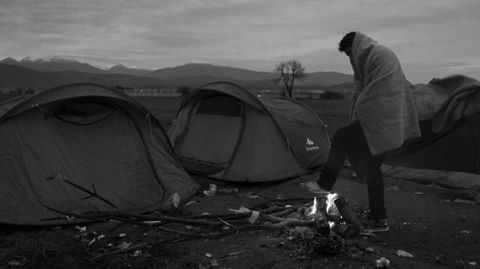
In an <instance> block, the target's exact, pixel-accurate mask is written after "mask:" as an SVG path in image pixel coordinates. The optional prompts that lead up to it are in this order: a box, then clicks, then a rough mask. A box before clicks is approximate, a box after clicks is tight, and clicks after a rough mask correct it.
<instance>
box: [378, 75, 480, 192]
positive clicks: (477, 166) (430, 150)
mask: <svg viewBox="0 0 480 269" xmlns="http://www.w3.org/2000/svg"><path fill="white" fill-rule="evenodd" d="M414 93H415V100H416V109H417V113H418V116H419V120H420V128H421V132H422V137H421V138H419V139H416V140H412V141H409V143H407V144H406V145H405V146H403V147H401V148H400V149H398V150H395V151H393V152H390V153H389V154H388V157H387V159H386V161H385V163H386V165H384V166H383V171H384V175H386V176H390V177H398V178H404V179H407V180H414V181H419V182H423V183H436V184H438V185H441V186H445V187H450V188H458V189H467V190H479V191H480V82H479V81H477V80H475V79H473V78H470V77H466V76H462V75H452V76H448V77H445V78H441V79H433V80H431V81H430V82H429V83H428V84H425V85H421V86H420V87H418V88H417V89H416V90H415V91H414Z"/></svg>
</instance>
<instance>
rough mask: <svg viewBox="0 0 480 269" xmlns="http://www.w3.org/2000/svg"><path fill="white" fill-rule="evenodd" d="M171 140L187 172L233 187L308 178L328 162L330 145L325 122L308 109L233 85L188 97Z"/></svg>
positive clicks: (214, 85)
mask: <svg viewBox="0 0 480 269" xmlns="http://www.w3.org/2000/svg"><path fill="white" fill-rule="evenodd" d="M169 137H170V140H171V142H172V145H173V147H174V150H175V153H176V154H177V156H179V159H180V161H181V162H182V164H183V165H184V167H185V168H186V169H187V170H188V171H190V172H191V173H194V174H200V175H204V176H208V177H210V178H214V179H220V180H226V181H234V182H267V181H274V180H281V179H287V178H292V177H296V176H299V175H302V174H306V173H309V172H311V171H313V170H315V169H316V168H318V167H320V166H321V165H322V164H323V163H324V162H326V159H327V157H328V149H329V145H330V144H329V140H328V135H327V132H326V130H325V126H324V125H323V123H322V121H321V120H320V119H319V118H318V116H317V115H316V114H315V112H313V111H312V110H311V109H310V108H309V107H307V106H306V105H304V104H302V103H300V102H298V101H295V100H292V99H283V98H275V99H272V98H268V97H265V96H260V95H255V94H253V93H251V92H249V91H247V90H245V89H244V88H242V87H240V86H238V85H236V84H233V83H230V82H213V83H210V84H207V85H205V86H203V87H201V88H200V89H197V90H194V91H192V92H191V93H189V94H188V95H187V96H186V97H185V98H184V100H183V102H182V104H181V106H180V109H179V111H178V113H177V115H176V118H175V121H174V123H173V125H172V127H171V128H170V130H169Z"/></svg>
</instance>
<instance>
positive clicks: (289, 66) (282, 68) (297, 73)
mask: <svg viewBox="0 0 480 269" xmlns="http://www.w3.org/2000/svg"><path fill="white" fill-rule="evenodd" d="M273 71H274V72H275V73H276V74H277V75H278V76H277V77H276V78H275V79H274V81H273V82H274V83H275V85H276V84H278V83H279V82H280V81H282V82H283V85H284V86H285V90H287V93H288V97H290V98H292V92H293V89H294V88H293V85H294V83H295V81H296V80H302V79H304V78H305V77H306V76H307V74H305V67H303V65H302V63H301V62H300V61H297V60H293V59H292V60H288V61H282V62H280V63H279V64H277V66H275V69H274V70H273Z"/></svg>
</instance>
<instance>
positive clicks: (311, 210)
mask: <svg viewBox="0 0 480 269" xmlns="http://www.w3.org/2000/svg"><path fill="white" fill-rule="evenodd" d="M317 210H318V204H317V197H313V205H312V208H311V209H310V212H309V213H308V214H309V215H315V214H316V213H317Z"/></svg>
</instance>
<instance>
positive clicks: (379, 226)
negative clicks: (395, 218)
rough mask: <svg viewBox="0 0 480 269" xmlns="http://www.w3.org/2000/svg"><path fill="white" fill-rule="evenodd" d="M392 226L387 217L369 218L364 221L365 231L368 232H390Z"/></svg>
mask: <svg viewBox="0 0 480 269" xmlns="http://www.w3.org/2000/svg"><path fill="white" fill-rule="evenodd" d="M389 230H390V228H389V227H388V224H387V219H374V218H371V219H368V220H367V221H366V222H365V223H363V232H366V233H384V232H388V231H389Z"/></svg>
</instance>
